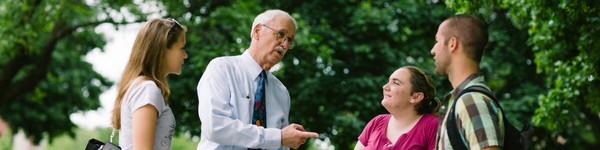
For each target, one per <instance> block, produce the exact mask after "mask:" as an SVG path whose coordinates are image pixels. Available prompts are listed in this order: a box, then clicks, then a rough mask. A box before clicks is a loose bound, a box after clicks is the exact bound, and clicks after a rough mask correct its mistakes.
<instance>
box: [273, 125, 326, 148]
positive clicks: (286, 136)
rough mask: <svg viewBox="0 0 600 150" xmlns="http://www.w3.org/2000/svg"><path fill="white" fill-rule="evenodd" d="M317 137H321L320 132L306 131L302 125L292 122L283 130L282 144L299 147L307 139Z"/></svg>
mask: <svg viewBox="0 0 600 150" xmlns="http://www.w3.org/2000/svg"><path fill="white" fill-rule="evenodd" d="M316 137H319V134H318V133H315V132H308V131H304V127H302V125H299V124H295V123H292V124H290V125H288V126H287V127H285V128H283V129H282V130H281V145H283V146H286V147H290V148H293V149H297V148H298V147H300V146H301V145H302V144H304V143H305V142H306V139H308V138H316Z"/></svg>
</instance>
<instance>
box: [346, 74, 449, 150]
mask: <svg viewBox="0 0 600 150" xmlns="http://www.w3.org/2000/svg"><path fill="white" fill-rule="evenodd" d="M381 105H383V107H385V109H386V110H387V111H388V112H389V114H381V115H378V116H376V117H374V118H373V119H371V121H369V123H368V124H367V125H366V126H365V128H364V129H363V131H362V133H361V134H360V136H359V137H358V142H357V143H356V146H355V147H354V149H355V150H384V149H390V150H431V149H433V148H434V147H435V135H436V132H437V126H438V117H437V116H435V115H434V114H432V113H435V112H436V111H437V109H438V108H439V106H440V102H439V101H438V100H436V99H435V88H434V87H433V84H432V83H431V79H430V78H429V77H428V76H427V75H426V74H425V73H424V72H423V71H421V70H420V69H419V68H417V67H413V66H405V67H402V68H399V69H397V70H396V71H394V73H392V75H390V77H389V79H388V82H387V83H386V84H385V85H383V100H382V101H381Z"/></svg>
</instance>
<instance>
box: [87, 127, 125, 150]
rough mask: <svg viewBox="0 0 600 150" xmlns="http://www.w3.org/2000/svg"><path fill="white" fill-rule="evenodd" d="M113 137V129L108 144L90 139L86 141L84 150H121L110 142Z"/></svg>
mask: <svg viewBox="0 0 600 150" xmlns="http://www.w3.org/2000/svg"><path fill="white" fill-rule="evenodd" d="M114 136H115V129H114V128H113V130H112V132H111V133H110V139H109V142H106V143H104V142H101V141H99V140H96V139H94V138H92V139H90V140H89V141H88V143H87V145H86V146H85V150H121V147H119V146H118V145H115V144H113V142H112V140H113V137H114Z"/></svg>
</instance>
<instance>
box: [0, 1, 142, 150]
mask: <svg viewBox="0 0 600 150" xmlns="http://www.w3.org/2000/svg"><path fill="white" fill-rule="evenodd" d="M128 3H131V2H129V1H111V3H108V2H98V3H97V4H95V6H91V5H89V4H86V3H84V2H81V1H68V0H44V1H42V0H23V1H1V2H0V18H1V20H0V33H1V35H2V39H0V66H1V67H0V116H1V117H2V119H3V120H5V121H6V122H8V124H9V125H10V127H11V128H12V130H11V131H13V132H17V131H19V130H20V129H22V130H24V132H25V133H26V135H27V136H29V137H30V138H31V139H32V140H33V141H34V142H36V143H37V142H39V141H40V139H42V138H43V137H49V139H50V140H51V139H52V138H53V137H56V136H58V135H61V134H65V133H68V134H69V135H71V136H73V135H74V132H73V131H72V129H74V127H75V125H74V124H73V123H72V122H71V120H70V119H69V115H70V114H72V113H75V112H77V111H83V110H91V109H96V108H98V107H99V106H100V103H99V100H98V96H99V95H100V93H102V92H103V91H104V90H106V89H107V88H108V87H109V86H110V85H111V84H112V83H111V82H110V81H108V80H107V79H105V78H104V77H102V76H101V75H100V74H98V73H97V72H95V71H94V70H93V68H92V66H91V64H89V63H87V62H85V61H84V59H83V58H84V57H83V56H84V55H85V54H87V53H88V52H90V51H92V50H94V49H102V47H103V46H104V45H105V44H106V42H105V40H104V38H103V36H102V35H100V34H98V33H96V31H94V27H96V26H97V25H99V24H102V23H113V24H118V23H122V22H125V20H116V19H113V18H111V17H109V16H110V15H108V13H109V11H115V10H120V8H122V7H123V8H125V6H126V5H125V4H128ZM101 14H104V16H105V17H100V16H101ZM107 61H108V60H107Z"/></svg>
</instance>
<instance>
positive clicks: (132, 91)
mask: <svg viewBox="0 0 600 150" xmlns="http://www.w3.org/2000/svg"><path fill="white" fill-rule="evenodd" d="M132 83H133V84H131V85H130V87H129V88H128V89H127V92H126V93H125V95H124V96H123V100H122V101H121V130H120V134H119V146H121V148H122V149H124V150H129V149H133V135H132V125H131V123H132V122H131V121H132V117H133V112H134V111H135V110H137V109H139V108H140V107H142V106H145V105H151V106H154V107H155V108H156V110H157V111H158V118H157V122H156V131H155V135H154V146H153V147H154V149H155V150H169V149H171V138H172V137H173V133H174V131H175V116H173V112H172V111H171V107H169V105H168V104H166V103H165V101H164V98H163V96H162V93H161V91H160V88H158V86H157V85H156V83H154V82H153V81H151V80H144V79H143V78H142V77H138V78H136V79H135V80H133V82H132Z"/></svg>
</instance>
